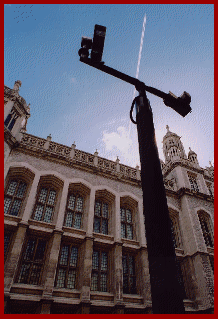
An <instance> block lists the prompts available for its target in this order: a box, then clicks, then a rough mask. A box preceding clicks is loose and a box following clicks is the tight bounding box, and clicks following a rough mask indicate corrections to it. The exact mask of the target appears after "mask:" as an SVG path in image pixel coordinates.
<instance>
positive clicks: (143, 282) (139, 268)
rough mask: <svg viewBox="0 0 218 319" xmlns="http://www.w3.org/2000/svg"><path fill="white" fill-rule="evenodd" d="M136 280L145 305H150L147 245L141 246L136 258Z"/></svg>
mask: <svg viewBox="0 0 218 319" xmlns="http://www.w3.org/2000/svg"><path fill="white" fill-rule="evenodd" d="M136 280H137V287H138V288H139V292H140V295H141V296H142V297H143V301H144V304H145V306H146V307H151V285H150V274H149V262H148V251H147V247H141V248H140V251H139V254H138V256H137V258H136Z"/></svg>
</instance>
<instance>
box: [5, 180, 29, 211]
mask: <svg viewBox="0 0 218 319" xmlns="http://www.w3.org/2000/svg"><path fill="white" fill-rule="evenodd" d="M26 189H27V184H26V183H25V182H23V181H22V180H18V179H14V180H10V181H9V183H8V186H7V188H6V191H5V196H4V213H5V214H8V215H13V216H18V215H19V214H20V210H21V206H22V202H23V200H24V198H25V194H26Z"/></svg>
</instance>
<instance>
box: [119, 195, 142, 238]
mask: <svg viewBox="0 0 218 319" xmlns="http://www.w3.org/2000/svg"><path fill="white" fill-rule="evenodd" d="M137 211H138V202H137V201H136V200H135V199H133V198H132V197H130V196H129V195H126V196H123V197H121V198H120V223H121V225H120V226H121V238H126V239H132V240H137V237H138V228H137V225H138V223H137V221H138V219H137V215H136V214H137Z"/></svg>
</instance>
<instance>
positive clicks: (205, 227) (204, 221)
mask: <svg viewBox="0 0 218 319" xmlns="http://www.w3.org/2000/svg"><path fill="white" fill-rule="evenodd" d="M198 217H199V221H200V224H201V229H202V232H203V236H204V241H205V244H206V246H207V247H213V236H212V232H211V230H210V225H209V221H208V218H206V216H204V214H201V213H200V214H199V215H198Z"/></svg>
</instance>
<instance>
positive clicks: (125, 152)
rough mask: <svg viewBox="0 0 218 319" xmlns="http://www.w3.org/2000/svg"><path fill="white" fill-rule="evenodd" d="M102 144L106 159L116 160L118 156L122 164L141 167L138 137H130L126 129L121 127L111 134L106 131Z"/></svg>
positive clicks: (132, 135)
mask: <svg viewBox="0 0 218 319" xmlns="http://www.w3.org/2000/svg"><path fill="white" fill-rule="evenodd" d="M102 142H103V143H104V153H105V154H104V155H103V156H104V157H107V158H110V159H111V160H116V158H117V156H118V157H119V159H120V163H122V164H126V165H129V166H132V167H135V166H136V165H137V164H138V165H139V154H138V142H137V136H134V134H131V135H130V134H129V132H128V130H127V128H126V127H124V126H119V127H118V128H117V130H116V131H113V132H110V133H107V132H106V131H104V132H103V138H102ZM101 153H102V152H101Z"/></svg>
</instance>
